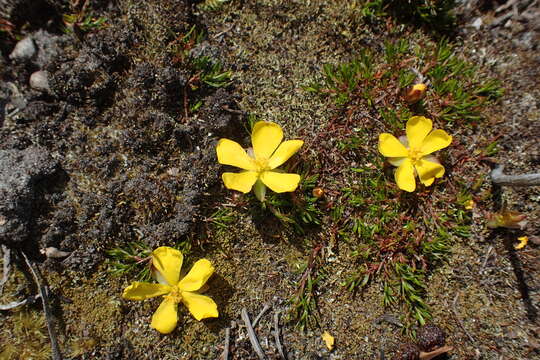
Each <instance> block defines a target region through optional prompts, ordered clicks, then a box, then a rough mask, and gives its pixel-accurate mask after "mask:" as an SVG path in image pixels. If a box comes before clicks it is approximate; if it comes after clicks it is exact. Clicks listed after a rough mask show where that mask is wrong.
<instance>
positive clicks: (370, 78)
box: [305, 39, 503, 127]
mask: <svg viewBox="0 0 540 360" xmlns="http://www.w3.org/2000/svg"><path fill="white" fill-rule="evenodd" d="M380 55H382V56H383V59H384V61H383V62H381V63H379V64H377V63H376V62H374V61H373V59H374V58H375V57H377V58H380ZM417 69H422V72H420V70H417ZM478 70H479V69H478V68H477V67H476V66H474V65H472V64H470V63H468V62H467V61H465V60H463V59H461V58H460V57H459V56H458V55H457V54H456V52H455V51H454V48H453V46H452V45H451V44H449V43H448V41H446V40H441V41H440V42H439V43H438V44H437V46H436V47H433V46H420V45H416V46H413V45H411V44H410V43H409V41H408V40H406V39H400V40H398V41H395V42H388V43H386V44H385V46H384V50H383V53H382V54H374V53H373V52H372V51H370V50H363V51H362V52H361V53H360V54H359V55H358V57H357V59H355V60H353V61H351V62H349V63H345V64H341V65H324V66H323V74H324V78H323V80H322V81H319V82H313V83H312V84H310V85H309V86H307V87H306V88H305V89H306V90H307V91H309V92H313V93H317V94H320V95H322V96H330V97H332V98H333V99H334V101H335V103H336V104H337V105H338V106H345V107H346V106H348V105H351V104H353V103H355V102H358V101H362V102H365V105H367V106H368V107H370V108H372V109H373V110H375V112H376V113H378V114H377V115H380V116H381V117H383V119H384V120H385V121H386V122H387V123H389V125H393V126H392V127H394V126H395V125H397V124H398V123H399V124H401V122H402V121H400V120H399V119H400V118H401V119H406V118H408V115H410V114H411V110H416V111H415V112H422V113H426V115H427V116H428V117H431V118H440V119H442V120H445V121H446V122H453V121H479V120H482V115H481V114H482V110H483V109H485V108H486V107H487V106H489V104H490V103H491V102H493V101H495V100H497V99H498V98H499V97H500V96H501V95H502V93H503V91H502V89H501V87H500V84H499V82H498V81H497V80H494V79H484V78H481V77H480V75H479V71H478ZM414 82H427V83H429V84H430V88H429V90H428V94H427V96H426V98H425V99H424V100H423V101H422V102H421V103H419V104H417V105H415V106H413V107H412V108H411V106H409V105H408V104H406V102H405V101H404V100H403V99H400V97H399V96H397V97H396V96H395V95H396V94H399V93H400V92H403V91H404V90H405V89H406V88H407V87H408V86H409V85H412V84H413V83H414Z"/></svg>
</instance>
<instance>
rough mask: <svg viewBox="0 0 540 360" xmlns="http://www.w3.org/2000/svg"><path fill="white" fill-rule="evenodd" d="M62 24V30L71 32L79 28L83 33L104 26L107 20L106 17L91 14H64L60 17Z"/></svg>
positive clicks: (67, 32)
mask: <svg viewBox="0 0 540 360" xmlns="http://www.w3.org/2000/svg"><path fill="white" fill-rule="evenodd" d="M62 19H63V21H64V24H65V25H66V26H65V27H64V32H65V33H66V34H71V33H73V32H74V30H75V29H77V30H80V31H81V32H83V33H87V32H90V31H93V30H96V29H99V28H100V27H102V26H104V24H105V23H106V22H107V18H104V17H98V18H96V17H94V16H93V15H92V14H88V15H86V16H82V17H81V16H80V15H79V14H64V15H63V17H62Z"/></svg>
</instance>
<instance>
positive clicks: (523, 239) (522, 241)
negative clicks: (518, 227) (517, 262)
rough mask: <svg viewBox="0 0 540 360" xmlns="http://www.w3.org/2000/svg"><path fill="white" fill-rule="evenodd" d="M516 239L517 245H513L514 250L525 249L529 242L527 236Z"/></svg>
mask: <svg viewBox="0 0 540 360" xmlns="http://www.w3.org/2000/svg"><path fill="white" fill-rule="evenodd" d="M517 239H518V241H519V243H517V244H516V245H514V249H516V250H520V249H523V248H524V247H525V245H527V243H528V242H529V238H528V237H527V236H521V237H518V238H517Z"/></svg>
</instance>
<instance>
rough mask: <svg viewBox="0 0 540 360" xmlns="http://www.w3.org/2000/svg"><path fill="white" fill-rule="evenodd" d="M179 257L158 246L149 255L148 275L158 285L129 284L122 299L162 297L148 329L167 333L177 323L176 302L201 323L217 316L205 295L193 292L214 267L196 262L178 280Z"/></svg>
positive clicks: (169, 248) (206, 262)
mask: <svg viewBox="0 0 540 360" xmlns="http://www.w3.org/2000/svg"><path fill="white" fill-rule="evenodd" d="M183 259H184V257H183V255H182V253H181V252H180V251H179V250H176V249H173V248H171V247H168V246H162V247H159V248H157V249H156V250H154V251H153V252H152V275H154V277H155V278H156V280H157V281H158V282H159V284H151V283H144V282H138V281H135V282H133V283H132V284H131V285H130V286H128V287H127V288H126V289H125V290H124V293H123V294H122V297H123V298H124V299H128V300H145V299H148V298H153V297H156V296H160V295H163V301H162V302H161V305H159V307H158V309H157V310H156V312H155V313H154V315H153V316H152V323H151V324H150V326H151V327H153V328H154V329H156V330H157V331H159V332H161V333H163V334H168V333H170V332H172V331H173V330H174V328H175V327H176V323H177V322H178V313H177V309H178V303H180V302H182V303H184V305H186V306H187V308H188V309H189V311H190V312H191V314H192V315H193V317H195V319H197V320H202V319H205V318H210V317H218V315H219V314H218V310H217V305H216V303H215V302H214V300H212V299H210V298H209V297H208V296H204V295H200V294H198V293H196V291H197V290H200V289H201V287H203V285H204V284H205V283H206V281H207V280H208V278H209V277H210V276H212V274H213V272H214V267H213V266H212V264H211V263H210V261H208V260H206V259H201V260H199V261H197V262H196V263H195V264H194V265H193V267H192V268H191V270H190V271H189V273H188V274H187V275H186V276H185V277H184V278H182V280H180V269H181V268H182V262H183Z"/></svg>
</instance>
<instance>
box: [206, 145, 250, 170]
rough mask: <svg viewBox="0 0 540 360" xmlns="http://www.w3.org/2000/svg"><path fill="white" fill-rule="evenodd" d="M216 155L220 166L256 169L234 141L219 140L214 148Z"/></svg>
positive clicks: (244, 151)
mask: <svg viewBox="0 0 540 360" xmlns="http://www.w3.org/2000/svg"><path fill="white" fill-rule="evenodd" d="M216 153H217V158H218V162H219V163H220V164H224V165H232V166H236V167H239V168H240V169H244V170H255V169H256V165H255V162H254V161H253V159H252V158H251V157H249V155H248V154H247V153H246V150H244V149H243V148H242V146H240V144H238V143H237V142H235V141H232V140H229V139H221V140H219V142H218V144H217V146H216Z"/></svg>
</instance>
